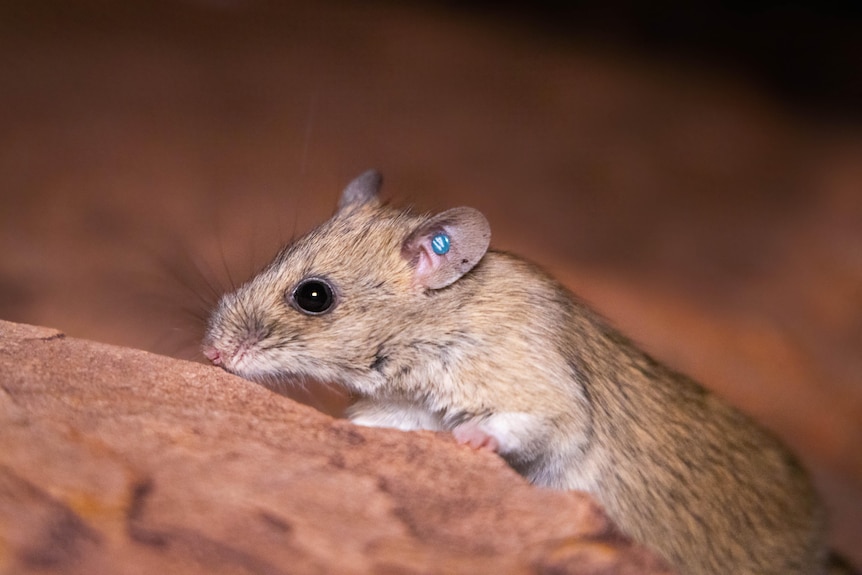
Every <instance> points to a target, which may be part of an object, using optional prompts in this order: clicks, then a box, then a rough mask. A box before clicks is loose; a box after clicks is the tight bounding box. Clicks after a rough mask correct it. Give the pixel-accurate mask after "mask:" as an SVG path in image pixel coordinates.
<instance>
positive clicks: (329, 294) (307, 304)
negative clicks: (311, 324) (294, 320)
mask: <svg viewBox="0 0 862 575" xmlns="http://www.w3.org/2000/svg"><path fill="white" fill-rule="evenodd" d="M290 303H291V305H293V307H295V308H296V309H298V310H299V311H301V312H303V313H307V314H309V315H320V314H322V313H326V312H328V311H329V310H331V309H332V306H333V305H335V292H334V291H333V289H332V286H331V285H329V282H327V281H326V280H323V279H321V278H306V279H304V280H302V281H301V282H299V283H298V284H296V287H295V288H293V292H292V293H291V294H290Z"/></svg>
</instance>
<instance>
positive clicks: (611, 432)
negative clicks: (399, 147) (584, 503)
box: [203, 171, 827, 575]
mask: <svg viewBox="0 0 862 575" xmlns="http://www.w3.org/2000/svg"><path fill="white" fill-rule="evenodd" d="M380 185H381V177H380V175H379V174H378V173H377V172H374V171H369V172H366V173H365V174H363V175H361V176H359V177H358V178H357V179H356V180H354V181H353V182H352V183H350V184H349V185H348V186H347V188H346V189H345V190H344V192H343V193H342V195H341V199H340V201H339V203H338V208H337V211H336V213H335V214H334V215H333V217H332V218H331V219H330V220H328V221H326V222H325V223H323V224H322V225H320V226H319V227H317V228H316V229H314V230H312V231H311V232H309V233H308V234H306V235H305V236H303V237H301V238H299V239H298V240H296V241H294V242H292V243H291V244H289V245H287V246H285V247H284V248H283V249H282V250H281V251H280V252H279V253H278V255H277V256H276V257H275V259H274V260H273V261H272V263H270V264H269V265H268V266H267V267H266V268H265V269H263V271H261V272H260V273H259V274H258V275H257V276H255V277H254V278H253V279H251V280H250V281H249V282H248V283H246V284H245V285H243V286H242V287H240V288H239V289H238V290H236V291H235V292H233V293H229V294H227V295H225V296H224V297H223V298H222V300H221V301H220V303H219V304H218V306H217V308H216V309H215V310H214V311H213V313H212V316H211V318H210V321H209V325H208V331H207V335H206V337H205V341H204V346H203V350H204V354H205V355H206V356H207V357H208V358H209V359H210V360H211V361H212V362H213V363H214V364H216V365H219V366H221V367H223V368H224V369H226V370H228V371H231V372H233V373H236V374H239V375H241V376H243V377H246V378H248V379H251V380H257V381H264V382H265V381H267V380H272V379H279V380H284V379H288V380H289V379H303V378H310V379H315V380H321V381H327V382H335V383H338V384H340V385H343V386H344V387H345V388H346V389H347V390H349V391H350V392H351V393H352V394H354V395H355V396H356V397H358V400H357V401H356V403H355V404H354V405H353V406H352V407H351V408H350V409H349V412H348V415H349V417H350V419H351V420H353V421H354V422H356V423H358V424H362V425H372V426H384V427H394V428H399V429H405V430H408V429H432V430H447V431H451V432H452V433H453V434H454V435H455V437H456V438H457V439H458V440H459V441H461V442H462V443H467V444H469V445H472V446H474V447H477V448H484V449H490V450H493V451H496V452H498V453H499V454H500V455H501V456H502V457H503V458H505V460H506V461H507V462H508V463H509V464H510V465H511V466H512V467H513V468H514V469H516V470H517V471H518V472H519V473H521V474H522V475H524V476H525V477H526V478H527V479H529V480H530V481H532V482H533V483H535V484H538V485H543V486H548V487H553V488H558V489H578V490H583V491H587V492H589V493H591V494H592V495H593V496H594V497H595V498H596V499H597V500H598V501H599V502H600V503H601V504H602V505H603V506H604V508H605V510H606V511H607V513H608V514H609V516H610V517H611V518H612V519H613V520H614V522H615V523H616V524H617V525H618V526H619V527H620V529H621V530H622V531H624V532H625V533H627V534H628V535H630V536H631V537H632V538H634V539H635V540H637V541H640V542H642V543H644V544H645V545H647V546H648V547H650V548H652V549H653V550H655V551H656V552H657V553H658V554H659V555H661V556H662V557H663V558H664V559H665V560H667V561H668V562H669V564H671V565H672V566H674V567H675V568H677V569H678V570H679V572H680V573H683V574H690V575H728V574H734V575H755V574H757V575H770V574H774V575H779V574H780V575H817V574H822V573H825V569H826V557H827V553H826V547H825V536H824V526H823V523H824V519H823V515H824V513H823V509H822V506H821V503H820V501H819V499H818V497H817V495H816V494H815V491H814V489H813V488H812V485H811V483H810V481H809V479H808V476H807V474H806V473H805V471H804V470H803V469H802V467H801V466H800V464H799V463H798V462H797V460H796V459H795V458H794V457H793V455H791V453H790V452H789V451H788V450H787V449H786V448H785V447H783V446H782V445H781V444H780V443H779V442H778V441H777V440H776V439H775V438H774V437H773V436H772V435H770V434H769V433H768V432H766V431H764V430H763V429H762V428H761V427H759V426H758V425H756V424H755V423H754V422H753V421H752V420H751V419H749V418H748V417H746V416H745V415H743V414H742V413H741V412H739V411H738V410H736V409H734V408H733V407H731V406H730V405H728V404H727V403H725V402H724V401H722V400H721V399H719V398H718V397H716V396H715V395H713V394H712V393H710V392H708V391H707V390H705V389H704V388H703V387H701V386H700V385H698V384H697V383H695V382H694V381H692V380H691V379H689V378H687V377H686V376H684V375H681V374H679V373H677V372H675V371H673V370H671V369H669V368H668V367H665V366H664V365H662V364H660V363H658V362H657V361H655V360H654V359H652V358H651V357H650V356H649V355H647V354H646V353H644V352H642V351H640V350H639V349H638V348H637V347H636V346H635V345H633V344H632V342H631V341H629V340H628V339H627V338H626V337H624V336H622V335H621V334H620V333H618V332H617V331H615V330H614V329H613V328H612V327H611V326H610V325H609V324H608V323H607V322H606V321H605V320H604V319H602V318H601V317H600V316H599V315H598V314H596V313H595V312H594V311H592V310H591V309H590V308H589V307H587V306H586V305H585V304H584V303H583V302H582V301H580V300H579V299H578V298H577V297H575V296H574V295H573V294H572V293H570V292H569V291H568V290H567V289H566V288H565V287H563V286H562V285H560V284H559V283H557V282H556V281H554V280H553V279H552V278H551V277H549V276H548V275H546V274H545V273H543V272H542V271H541V270H540V269H538V268H537V267H536V266H534V265H532V264H530V263H528V262H526V261H524V260H521V259H519V258H517V257H515V256H512V255H509V254H507V253H502V252H498V251H494V250H489V249H488V247H489V241H490V228H489V225H488V222H487V221H486V219H485V217H484V216H483V215H482V214H481V213H479V212H478V211H476V210H474V209H472V208H455V209H452V210H448V211H445V212H443V213H441V214H438V215H433V216H429V215H418V214H414V213H412V212H410V211H407V210H397V209H393V208H391V207H388V206H386V205H383V204H382V203H381V202H380V201H379V199H378V197H377V195H378V191H379V188H380Z"/></svg>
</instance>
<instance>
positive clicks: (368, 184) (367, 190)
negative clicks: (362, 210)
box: [338, 170, 383, 212]
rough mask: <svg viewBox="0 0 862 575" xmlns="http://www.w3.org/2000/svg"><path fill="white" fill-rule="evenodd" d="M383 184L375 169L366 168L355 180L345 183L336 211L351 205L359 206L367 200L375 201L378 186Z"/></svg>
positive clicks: (378, 190) (367, 201) (378, 189)
mask: <svg viewBox="0 0 862 575" xmlns="http://www.w3.org/2000/svg"><path fill="white" fill-rule="evenodd" d="M382 185H383V176H382V175H381V174H380V172H378V171H377V170H368V171H367V172H363V173H362V174H360V175H359V176H358V177H357V178H356V179H355V180H353V181H352V182H350V183H349V184H347V187H346V188H344V191H343V192H341V198H340V199H339V200H338V211H339V212H340V211H342V210H344V209H345V208H349V207H353V206H361V205H364V204H367V203H369V202H376V201H377V194H378V193H379V192H380V186H382Z"/></svg>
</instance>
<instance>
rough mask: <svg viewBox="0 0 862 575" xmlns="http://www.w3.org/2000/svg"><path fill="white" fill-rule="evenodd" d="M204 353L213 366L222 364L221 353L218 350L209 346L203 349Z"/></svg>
mask: <svg viewBox="0 0 862 575" xmlns="http://www.w3.org/2000/svg"><path fill="white" fill-rule="evenodd" d="M203 352H204V355H205V356H206V358H207V359H208V360H210V361H211V362H212V364H213V365H221V364H222V358H221V352H220V351H219V350H217V349H216V348H214V347H212V346H209V345H208V346H206V347H204V348H203Z"/></svg>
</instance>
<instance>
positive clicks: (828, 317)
mask: <svg viewBox="0 0 862 575" xmlns="http://www.w3.org/2000/svg"><path fill="white" fill-rule="evenodd" d="M432 6H433V5H432V4H421V5H405V4H399V3H394V2H393V3H385V2H383V3H361V4H360V3H355V4H347V3H340V2H329V1H322V2H313V3H310V2H302V3H300V2H296V3H294V2H278V3H270V4H267V3H262V2H252V1H247V0H239V1H206V0H201V1H194V2H192V1H185V2H183V1H177V2H142V1H134V0H131V1H128V2H123V3H105V2H100V1H99V0H71V1H62V2H61V1H57V2H53V1H50V0H49V1H46V2H39V3H32V2H30V3H28V2H18V3H15V2H12V3H6V4H4V5H3V6H2V7H0V54H2V58H0V84H1V85H0V126H2V130H0V247H2V249H0V318H3V319H7V320H13V321H19V322H26V323H29V324H39V325H52V326H57V327H59V328H61V329H62V330H63V331H64V332H66V333H68V334H70V336H74V337H85V338H88V339H93V340H98V341H103V342H108V343H113V344H118V345H123V346H129V347H136V348H141V349H146V350H150V351H156V352H160V353H163V354H172V355H181V356H184V357H188V358H199V354H198V352H197V338H198V335H197V334H196V330H199V329H200V323H199V322H198V323H196V324H194V326H193V327H189V323H188V322H187V321H185V320H186V316H185V314H186V311H187V310H188V309H189V308H192V309H193V310H194V311H195V313H197V314H198V315H200V314H202V313H203V311H202V307H203V306H202V305H201V304H200V303H199V299H198V298H202V299H204V300H206V301H209V302H212V301H213V299H214V294H213V291H216V292H217V291H219V290H220V289H221V286H225V285H228V284H229V283H231V282H234V283H235V282H237V281H240V280H241V279H242V278H244V277H245V276H247V275H248V274H249V273H251V271H252V270H254V269H255V267H256V266H258V265H260V264H261V263H263V262H264V261H265V260H266V259H267V258H268V257H269V256H270V255H271V254H272V253H273V252H274V251H275V249H276V246H277V245H278V244H279V243H280V242H281V241H283V240H286V239H288V238H289V237H290V236H291V235H292V234H294V233H297V232H301V231H303V230H305V229H308V228H309V227H310V226H311V225H313V224H314V223H316V222H319V221H321V220H322V219H324V218H326V217H327V216H328V214H329V212H330V210H331V209H332V207H333V205H334V202H335V198H336V196H337V193H338V192H339V190H340V189H341V187H342V186H343V185H344V184H345V183H346V182H347V181H348V180H349V179H350V178H352V177H353V176H355V175H356V174H358V173H359V172H360V171H362V170H364V169H366V168H368V167H377V168H380V169H381V170H383V172H384V174H385V176H386V185H385V188H384V193H385V194H386V195H388V196H389V197H392V198H394V199H395V200H396V201H397V202H399V203H411V202H412V203H415V204H417V205H418V206H420V207H421V208H423V209H425V208H427V209H438V208H439V209H442V208H446V207H451V206H454V205H459V204H468V205H473V206H475V207H477V208H479V209H481V210H482V211H484V212H485V213H486V214H487V215H488V217H489V219H490V221H491V224H492V229H493V232H494V237H493V243H494V245H495V246H496V247H500V248H504V249H508V250H512V251H516V252H518V253H520V254H522V255H525V256H527V257H530V258H531V259H534V260H536V261H538V262H539V263H541V264H543V265H545V266H546V267H548V268H549V269H550V270H551V271H552V272H553V273H555V274H556V275H558V276H559V277H560V278H561V279H563V280H564V281H565V282H566V283H567V284H568V285H570V286H571V287H572V288H574V289H575V290H576V291H578V292H580V293H581V294H582V295H584V296H585V297H586V298H587V299H588V300H590V301H591V302H593V303H594V304H595V305H596V307H598V308H599V309H600V310H601V311H602V312H604V313H605V314H606V315H608V316H609V317H610V318H611V319H612V320H613V321H614V322H615V323H616V324H617V325H619V326H620V327H621V328H622V329H623V331H625V332H626V333H628V334H629V335H631V336H633V337H634V338H635V339H636V340H638V341H640V342H642V343H643V345H644V346H645V347H647V348H648V349H649V350H650V351H651V352H653V353H654V354H655V355H657V356H658V357H659V358H661V359H663V360H665V361H666V362H668V363H670V364H672V365H673V366H675V367H678V368H681V369H682V370H684V371H686V372H688V373H690V374H691V375H693V376H695V377H696V378H698V379H699V380H700V381H702V382H703V383H704V384H705V385H706V386H708V387H711V388H713V389H715V390H716V391H717V392H719V393H720V394H722V395H724V396H725V397H727V398H728V399H729V400H730V401H731V402H733V403H735V404H736V405H738V406H740V407H741V408H743V409H744V410H746V411H748V412H749V413H751V414H752V415H754V416H755V417H757V418H758V419H760V420H761V421H762V422H764V423H765V424H766V425H767V426H769V427H770V428H772V429H773V430H774V431H776V432H777V433H778V434H779V435H780V436H782V437H783V438H784V439H785V440H786V441H787V442H788V443H789V444H790V445H791V446H792V447H794V448H795V449H796V450H797V451H799V452H800V454H801V455H802V456H803V457H804V459H805V461H806V463H807V464H808V466H809V467H810V468H811V469H812V471H813V472H814V475H815V477H816V479H817V481H818V485H819V486H820V488H821V491H822V492H823V494H824V497H825V498H826V500H827V502H828V503H829V506H830V510H831V514H832V518H833V526H834V527H833V532H832V538H833V541H834V542H835V544H836V545H837V546H838V547H839V548H840V549H842V550H843V551H844V552H845V553H847V554H848V555H850V556H851V557H852V558H853V559H854V560H855V562H856V563H857V565H862V545H860V544H859V542H860V541H862V449H860V445H862V354H860V353H859V350H860V349H862V312H860V310H862V299H860V294H862V287H860V286H862V200H860V196H862V192H860V190H862V130H860V128H859V126H858V125H857V124H852V123H850V122H849V121H847V122H841V121H839V122H834V123H831V124H830V123H823V122H819V121H817V120H816V119H814V118H812V117H808V116H805V115H803V114H802V113H800V112H798V111H795V110H791V109H789V108H787V107H785V106H783V104H782V102H781V101H780V100H777V99H775V98H772V97H770V96H768V95H766V94H764V93H762V92H759V91H758V90H757V89H756V88H755V87H753V85H752V84H750V83H748V82H747V81H745V80H744V79H743V78H742V77H741V76H735V75H734V74H733V73H732V71H727V70H712V69H709V68H707V67H706V66H705V65H704V64H703V63H702V62H699V61H688V62H686V61H685V59H684V58H681V59H678V60H676V61H671V60H668V59H664V58H657V57H655V56H651V55H649V54H646V53H634V52H632V51H626V50H624V49H622V48H619V47H614V46H609V45H608V44H607V43H605V44H598V43H595V42H591V41H588V40H586V39H584V38H581V37H562V36H550V35H543V34H541V33H539V32H538V31H536V30H534V29H531V28H530V27H529V26H526V25H519V24H512V23H510V24H503V23H501V22H500V21H496V20H490V19H482V18H478V17H474V16H470V15H469V13H466V12H459V11H455V10H451V9H449V10H447V9H443V8H434V7H432ZM776 25H778V24H776ZM211 286H213V287H212V288H211ZM3 377H7V375H6V374H4V375H3ZM304 397H305V399H306V400H307V401H309V402H310V403H314V404H316V405H321V406H322V405H327V404H328V402H329V401H330V400H329V399H328V398H324V399H321V398H320V397H314V398H309V397H308V396H304ZM40 445H41V444H40ZM30 453H31V454H32V456H33V457H34V460H35V458H36V457H37V456H38V454H39V450H38V449H35V448H34V449H33V450H31V451H30ZM70 456H71V455H70ZM34 497H35V496H34ZM85 539H86V538H85Z"/></svg>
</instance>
